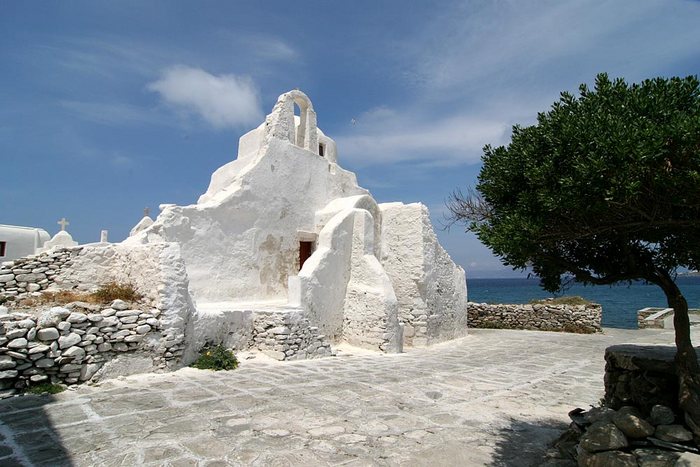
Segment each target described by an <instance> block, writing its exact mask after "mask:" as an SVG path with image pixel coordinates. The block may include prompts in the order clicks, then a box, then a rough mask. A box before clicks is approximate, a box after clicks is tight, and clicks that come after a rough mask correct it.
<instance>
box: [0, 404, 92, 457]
mask: <svg viewBox="0 0 700 467" xmlns="http://www.w3.org/2000/svg"><path fill="white" fill-rule="evenodd" d="M60 398H61V396H60V395H59V396H52V395H48V394H44V395H26V396H20V397H11V398H8V399H3V400H0V465H8V466H9V465H18V466H19V465H21V466H59V465H60V466H72V465H73V462H72V461H71V458H70V455H69V454H68V452H67V451H66V449H65V448H64V440H63V438H62V436H65V433H64V434H63V435H59V434H58V432H57V431H56V430H55V429H54V423H55V421H56V420H57V419H63V420H64V421H65V422H68V421H69V420H68V418H67V417H69V416H70V418H71V420H70V421H74V422H76V426H75V435H76V438H77V437H82V439H83V442H84V443H85V444H86V445H90V444H91V443H90V441H88V440H87V439H86V438H89V436H88V433H86V432H85V429H84V428H83V429H82V430H80V428H79V426H80V425H81V423H80V420H81V418H80V416H82V417H83V419H85V418H87V416H86V415H84V414H83V413H82V410H80V407H78V406H72V407H61V406H60V405H58V404H52V403H53V402H57V401H60ZM48 404H51V407H52V412H51V413H50V412H48V411H47V410H45V406H46V405H48ZM54 409H55V410H54ZM76 409H77V411H78V412H80V414H77V413H75V411H76ZM59 410H60V412H59ZM53 412H55V413H53ZM76 416H77V417H76Z"/></svg>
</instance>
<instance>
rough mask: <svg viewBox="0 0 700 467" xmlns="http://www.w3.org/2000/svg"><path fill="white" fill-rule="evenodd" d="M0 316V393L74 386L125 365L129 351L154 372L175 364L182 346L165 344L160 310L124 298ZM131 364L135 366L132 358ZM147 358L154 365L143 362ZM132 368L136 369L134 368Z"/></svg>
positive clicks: (77, 303) (141, 363)
mask: <svg viewBox="0 0 700 467" xmlns="http://www.w3.org/2000/svg"><path fill="white" fill-rule="evenodd" d="M0 312H1V313H2V314H0V391H8V390H9V391H10V392H11V391H12V390H13V389H21V388H23V387H26V386H28V385H31V384H35V383H40V382H51V383H65V384H76V383H78V382H84V381H88V380H96V379H98V378H99V377H100V376H102V374H103V373H113V374H124V373H129V372H133V371H128V370H126V371H125V370H124V369H118V370H115V367H118V366H119V365H124V364H125V362H124V360H125V359H124V358H122V359H121V360H120V356H121V355H123V354H127V353H140V354H141V355H140V356H139V357H140V358H139V360H140V363H138V365H141V366H142V368H139V369H138V370H147V371H154V370H157V369H165V368H168V367H170V366H177V364H178V362H179V360H180V357H181V356H182V353H183V349H182V346H181V345H180V346H171V347H168V348H164V347H163V346H162V345H161V340H162V339H163V335H162V333H161V331H162V326H161V321H160V316H161V311H160V310H159V309H157V308H150V309H144V307H142V306H139V309H137V308H136V307H134V306H133V305H131V306H130V305H129V304H127V303H126V302H123V301H121V300H115V301H114V302H113V303H112V304H111V306H109V307H105V306H101V305H94V304H88V303H83V302H73V303H70V304H68V305H66V306H65V307H53V308H50V309H48V310H45V311H44V312H43V313H42V314H41V315H40V316H35V315H32V314H29V313H23V312H12V313H9V312H8V310H7V308H5V307H2V309H1V311H0ZM126 360H129V362H127V363H126V364H127V365H133V364H134V360H133V359H126ZM144 362H147V363H150V364H146V365H144ZM131 370H133V368H132V369H131Z"/></svg>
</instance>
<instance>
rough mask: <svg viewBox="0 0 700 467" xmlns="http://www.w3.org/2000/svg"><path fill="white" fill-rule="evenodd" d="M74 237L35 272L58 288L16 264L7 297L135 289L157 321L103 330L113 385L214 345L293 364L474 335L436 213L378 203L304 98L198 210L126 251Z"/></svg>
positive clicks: (141, 232)
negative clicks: (338, 351)
mask: <svg viewBox="0 0 700 467" xmlns="http://www.w3.org/2000/svg"><path fill="white" fill-rule="evenodd" d="M295 109H296V111H297V112H295ZM295 113H298V115H295ZM62 222H63V221H62ZM59 233H60V232H59ZM63 237H64V236H61V237H58V236H57V237H56V238H55V239H54V240H55V243H56V246H57V247H58V248H53V249H51V250H50V251H48V252H46V253H45V256H46V257H44V256H42V257H41V258H38V259H37V261H39V262H41V261H42V260H43V261H47V262H52V266H53V268H52V271H51V274H49V273H48V271H47V272H46V277H45V278H44V277H43V274H36V275H32V277H26V274H25V273H26V271H25V270H24V268H23V266H22V265H21V264H20V265H6V266H4V268H5V269H3V270H0V273H4V275H2V274H0V278H2V279H3V280H5V282H4V284H5V285H3V283H0V294H2V293H3V292H2V291H3V288H4V290H5V292H4V293H5V294H11V295H15V296H19V297H21V296H22V295H23V294H26V293H29V292H28V291H29V289H30V288H31V289H34V290H37V287H38V288H39V289H41V290H45V289H49V290H55V289H64V290H65V289H71V290H74V289H75V290H94V289H96V288H98V287H100V286H101V285H102V284H105V283H107V282H110V281H115V282H119V283H129V284H132V285H133V286H134V287H135V288H136V289H137V290H138V291H139V293H141V294H142V295H143V296H144V300H145V301H146V302H147V303H149V304H150V305H149V306H152V307H153V309H152V310H151V312H150V313H151V315H149V316H151V317H150V318H148V320H147V319H146V318H145V317H143V318H142V317H141V314H142V313H140V312H138V311H135V312H134V311H133V310H131V311H130V310H125V311H123V313H122V315H123V317H124V319H128V320H130V322H129V323H127V325H128V326H129V327H128V328H127V327H126V326H124V327H122V328H118V327H113V326H112V325H116V326H119V324H118V323H116V322H115V321H114V320H115V319H117V318H120V317H121V316H117V317H112V316H108V317H107V318H105V322H107V321H109V322H110V323H111V324H110V326H106V324H105V327H104V329H108V330H110V331H109V333H110V335H109V336H107V337H108V338H109V342H105V343H104V344H105V345H101V344H100V346H101V347H98V348H97V351H99V352H103V350H99V349H100V348H103V349H104V352H106V354H105V355H107V356H108V357H109V358H107V357H105V358H106V359H107V360H106V361H107V363H105V365H104V366H103V367H102V364H101V363H100V364H99V365H98V364H95V365H96V367H102V369H101V370H100V371H101V372H103V374H104V375H112V376H114V375H118V374H130V373H137V372H144V371H152V370H160V369H164V368H166V367H167V368H176V367H178V365H182V364H187V363H189V362H191V361H192V360H193V359H194V358H196V356H197V354H198V353H199V351H200V350H201V349H202V347H203V346H204V345H206V344H219V343H221V344H224V345H225V346H227V347H231V348H235V349H237V350H247V349H254V350H259V351H262V352H264V353H266V354H267V355H269V356H270V357H272V358H275V359H278V360H290V359H301V358H313V357H320V356H325V355H329V354H330V353H331V352H332V350H331V349H332V345H335V344H338V343H341V342H345V343H350V344H353V345H357V346H362V347H365V348H370V349H375V350H380V351H384V352H400V351H401V350H402V349H403V347H404V346H423V345H429V344H432V343H436V342H440V341H444V340H447V339H452V338H455V337H459V336H462V335H464V334H466V332H467V287H466V279H465V274H464V270H463V269H462V268H460V267H459V266H457V265H456V264H455V263H454V262H453V261H452V259H451V258H450V256H449V255H448V254H447V252H446V251H445V250H444V249H443V248H442V246H440V244H439V242H438V240H437V237H436V235H435V232H434V231H433V227H432V225H431V222H430V217H429V213H428V209H427V208H426V207H425V206H424V205H422V204H420V203H413V204H403V203H386V204H378V203H377V202H376V201H375V200H374V198H373V197H372V195H371V194H370V193H369V192H368V191H367V190H366V189H364V188H362V187H360V186H359V185H358V183H357V179H356V176H355V174H353V173H352V172H350V171H348V170H345V169H344V168H342V167H341V166H340V165H339V163H338V151H337V148H336V144H335V142H334V141H333V140H332V139H331V138H329V137H327V136H326V135H325V134H324V133H323V132H322V131H321V130H320V129H319V128H318V127H317V124H316V113H315V112H314V110H313V106H312V104H311V101H310V100H309V99H308V97H307V96H306V95H305V94H304V93H302V92H300V91H291V92H288V93H285V94H282V95H281V96H280V97H279V99H278V101H277V103H276V104H275V106H274V108H273V109H272V112H271V113H270V115H268V116H267V118H266V120H265V122H263V123H262V124H261V125H260V126H259V127H258V128H256V129H254V130H252V131H250V132H248V133H247V134H245V135H243V136H242V137H241V138H240V142H239V149H238V157H237V158H236V160H234V161H232V162H229V163H227V164H225V165H224V166H222V167H221V168H219V169H218V170H216V171H215V172H214V174H213V175H212V177H211V182H210V184H209V187H208V189H207V190H206V192H205V193H204V194H202V196H200V197H199V199H198V200H197V202H196V203H195V204H191V205H188V206H177V205H173V204H164V205H161V212H160V214H159V215H158V216H157V218H156V219H151V218H150V217H149V216H148V214H146V215H144V217H143V218H142V219H141V221H140V222H139V223H138V224H137V225H136V226H135V227H134V229H132V231H131V234H130V236H129V238H127V239H126V240H125V241H123V242H121V243H108V242H101V243H93V244H88V245H80V246H72V244H70V243H68V242H67V240H68V238H67V237H65V238H63ZM66 246H68V248H61V247H66ZM15 269H17V270H15ZM19 276H21V277H19ZM33 276H36V277H33ZM30 279H31V280H35V281H37V280H39V279H41V281H40V282H37V283H36V284H33V283H32V284H30V283H29V282H30ZM20 281H22V286H20ZM25 282H26V284H25ZM10 284H11V285H10ZM130 313H137V314H139V316H136V315H134V316H131V315H129V314H130ZM127 315H128V316H127ZM144 316H145V315H144ZM140 319H141V320H142V321H143V323H142V322H141V321H138V320H140ZM134 321H138V322H137V323H135V322H134ZM122 325H124V323H122ZM134 326H136V328H135V329H136V331H134V330H133V329H131V328H134ZM149 329H150V330H151V331H149ZM66 332H69V331H66ZM141 332H144V334H143V335H142V334H138V333H141ZM134 333H137V334H138V335H137V334H134ZM107 344H109V345H107ZM112 345H114V349H112V350H110V349H111V348H112V347H111V346H112ZM93 347H94V346H93ZM86 348H87V347H86ZM90 348H91V347H90ZM91 349H92V348H91ZM92 350H95V349H92ZM132 350H133V351H134V353H133V354H132V353H131V352H132ZM114 351H116V352H117V353H118V358H112V357H114V356H115V355H116V354H115V355H112V354H109V352H112V353H114ZM108 354H109V355H111V356H109V355H108ZM81 371H82V370H81ZM86 371H87V370H86ZM89 374H91V375H92V374H94V371H93V370H91V371H90V373H89ZM81 377H82V376H81Z"/></svg>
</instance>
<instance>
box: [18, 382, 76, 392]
mask: <svg viewBox="0 0 700 467" xmlns="http://www.w3.org/2000/svg"><path fill="white" fill-rule="evenodd" d="M65 390H66V388H65V387H64V386H61V385H60V384H52V383H39V384H35V385H34V386H29V387H28V388H27V389H25V390H24V392H25V393H28V394H58V393H59V392H63V391H65Z"/></svg>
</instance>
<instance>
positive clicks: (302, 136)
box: [293, 97, 309, 149]
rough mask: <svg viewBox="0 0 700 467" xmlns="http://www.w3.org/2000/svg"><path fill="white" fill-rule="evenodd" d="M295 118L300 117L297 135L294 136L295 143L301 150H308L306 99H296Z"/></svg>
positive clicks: (307, 108)
mask: <svg viewBox="0 0 700 467" xmlns="http://www.w3.org/2000/svg"><path fill="white" fill-rule="evenodd" d="M294 116H295V117H296V116H299V126H298V127H297V129H296V134H295V135H294V141H293V143H294V144H296V145H297V146H299V147H300V148H305V149H308V148H307V147H306V144H305V143H306V139H307V138H306V133H307V127H308V120H309V105H308V101H305V100H304V99H300V98H298V97H297V98H295V99H294ZM295 120H296V118H295ZM295 124H296V122H295Z"/></svg>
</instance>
